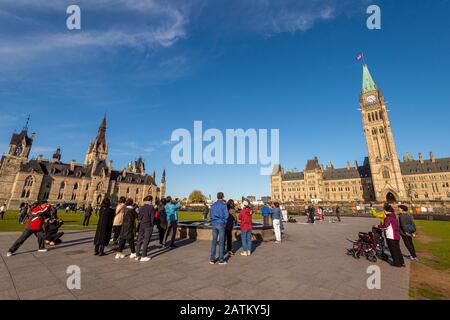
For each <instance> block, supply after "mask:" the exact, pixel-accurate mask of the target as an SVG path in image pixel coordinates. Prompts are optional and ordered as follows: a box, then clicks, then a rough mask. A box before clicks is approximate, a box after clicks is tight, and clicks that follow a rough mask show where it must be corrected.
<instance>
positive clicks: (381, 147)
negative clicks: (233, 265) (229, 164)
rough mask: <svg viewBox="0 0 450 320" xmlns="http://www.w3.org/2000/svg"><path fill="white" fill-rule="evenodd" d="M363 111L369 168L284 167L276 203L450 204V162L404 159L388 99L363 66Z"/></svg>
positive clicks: (278, 173) (274, 187)
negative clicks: (300, 169) (287, 169)
mask: <svg viewBox="0 0 450 320" xmlns="http://www.w3.org/2000/svg"><path fill="white" fill-rule="evenodd" d="M360 111H361V116H362V122H363V127H364V134H365V137H366V143H367V149H368V157H366V158H365V160H364V163H363V165H359V164H358V163H357V162H356V161H355V164H354V165H350V163H349V162H347V166H346V168H340V169H335V168H334V167H333V165H332V164H331V163H329V164H328V165H327V166H326V168H324V167H323V165H321V164H320V163H319V160H318V159H317V158H315V159H313V160H309V161H308V162H307V164H306V166H305V170H304V171H303V172H285V171H284V169H283V168H282V166H281V165H278V166H276V167H275V168H274V171H273V173H272V176H271V177H270V188H271V193H272V200H278V201H281V202H294V201H316V200H317V201H319V200H320V201H325V202H371V201H374V202H385V201H411V202H432V201H439V202H450V186H449V184H450V158H442V159H436V158H435V157H434V155H433V153H432V152H430V159H429V160H424V159H423V156H422V154H419V160H413V159H412V157H407V158H405V159H404V161H403V162H401V161H400V160H399V158H398V155H397V151H396V147H395V142H394V136H393V134H392V129H391V123H390V121H389V116H388V110H387V108H386V101H385V100H384V97H383V95H382V93H381V91H380V90H379V89H378V87H377V85H376V84H375V82H374V81H373V79H372V76H371V74H370V72H369V69H368V67H367V65H364V66H363V89H362V92H361V96H360Z"/></svg>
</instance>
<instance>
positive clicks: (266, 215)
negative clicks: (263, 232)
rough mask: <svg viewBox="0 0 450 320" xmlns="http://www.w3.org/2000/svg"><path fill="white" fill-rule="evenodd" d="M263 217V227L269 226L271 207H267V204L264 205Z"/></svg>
mask: <svg viewBox="0 0 450 320" xmlns="http://www.w3.org/2000/svg"><path fill="white" fill-rule="evenodd" d="M261 215H262V216H263V225H264V226H269V225H270V221H269V218H270V207H269V206H268V205H267V203H264V205H263V206H262V207H261Z"/></svg>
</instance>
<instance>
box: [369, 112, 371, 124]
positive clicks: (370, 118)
mask: <svg viewBox="0 0 450 320" xmlns="http://www.w3.org/2000/svg"><path fill="white" fill-rule="evenodd" d="M369 122H372V116H371V115H370V113H369Z"/></svg>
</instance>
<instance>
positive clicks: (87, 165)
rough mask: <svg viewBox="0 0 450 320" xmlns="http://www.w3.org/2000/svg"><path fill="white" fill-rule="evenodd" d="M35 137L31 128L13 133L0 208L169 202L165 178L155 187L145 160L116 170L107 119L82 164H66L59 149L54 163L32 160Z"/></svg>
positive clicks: (2, 166)
mask: <svg viewBox="0 0 450 320" xmlns="http://www.w3.org/2000/svg"><path fill="white" fill-rule="evenodd" d="M34 138H35V134H34V133H33V134H32V135H31V136H29V135H28V128H27V126H26V127H25V128H24V129H23V130H22V131H21V132H20V133H18V134H17V133H14V134H13V135H12V138H11V142H10V143H9V148H8V150H7V153H6V154H5V155H3V157H2V159H1V162H0V203H1V204H3V203H6V204H7V206H8V209H17V208H18V207H19V205H20V204H21V203H33V202H34V201H39V200H47V201H48V202H49V203H51V204H71V205H76V206H77V207H81V206H82V205H85V206H87V205H89V204H90V205H92V206H94V207H95V206H98V205H99V204H100V203H101V201H102V200H103V199H104V198H105V197H109V198H110V199H111V200H112V201H113V202H117V200H118V198H119V197H122V196H124V197H126V198H131V199H133V200H134V201H135V202H136V203H138V204H142V202H143V200H144V198H145V197H146V196H148V195H151V196H153V198H154V199H158V198H159V199H160V198H162V197H164V196H165V191H166V173H165V171H164V172H163V174H162V177H161V183H160V185H159V186H158V185H157V184H156V174H155V172H153V174H152V175H146V173H145V165H144V162H143V160H142V159H141V158H139V159H138V160H136V161H135V162H134V163H132V162H130V163H129V165H128V167H126V168H124V169H123V170H114V168H113V162H112V160H109V161H108V160H107V158H108V145H107V143H106V117H104V118H103V120H102V122H101V124H100V127H99V129H98V133H97V136H96V138H95V139H94V140H93V141H92V142H91V143H90V144H89V147H88V150H87V153H86V157H85V160H84V163H83V164H78V163H77V162H76V161H74V160H73V161H71V162H70V163H63V162H62V161H61V150H60V149H59V148H58V149H57V150H56V151H55V153H54V154H53V157H52V159H50V160H45V159H43V157H42V156H38V157H37V158H36V159H32V160H29V154H30V151H31V147H32V144H33V140H34Z"/></svg>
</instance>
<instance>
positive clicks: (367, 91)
mask: <svg viewBox="0 0 450 320" xmlns="http://www.w3.org/2000/svg"><path fill="white" fill-rule="evenodd" d="M359 101H360V107H361V115H362V120H363V126H364V134H365V136H366V142H367V149H368V152H369V163H370V171H371V176H372V184H373V187H374V193H375V199H376V200H377V201H379V202H385V201H388V202H396V201H402V200H405V199H406V191H405V186H404V184H403V179H402V174H401V170H400V162H399V159H398V155H397V150H396V148H395V143H394V136H393V134H392V129H391V123H390V121H389V116H388V110H387V109H386V103H387V102H386V101H385V100H384V97H383V94H382V93H381V91H380V89H378V87H377V85H376V84H375V82H374V81H373V79H372V76H371V74H370V72H369V68H368V67H367V65H366V64H364V66H363V85H362V92H361V96H360V100H359Z"/></svg>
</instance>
